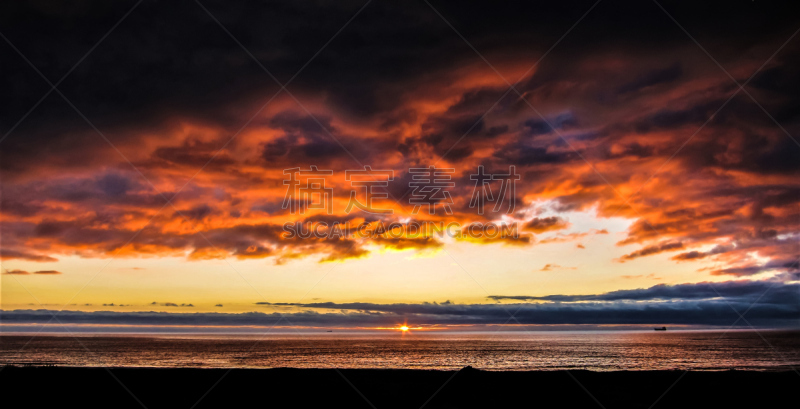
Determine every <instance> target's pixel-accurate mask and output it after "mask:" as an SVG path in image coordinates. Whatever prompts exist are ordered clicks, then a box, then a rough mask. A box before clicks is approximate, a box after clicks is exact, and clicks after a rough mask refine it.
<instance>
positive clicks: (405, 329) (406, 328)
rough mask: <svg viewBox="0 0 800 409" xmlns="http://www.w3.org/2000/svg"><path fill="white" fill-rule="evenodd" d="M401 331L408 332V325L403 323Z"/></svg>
mask: <svg viewBox="0 0 800 409" xmlns="http://www.w3.org/2000/svg"><path fill="white" fill-rule="evenodd" d="M400 331H403V332H406V331H408V327H407V326H405V325H403V326H402V327H400Z"/></svg>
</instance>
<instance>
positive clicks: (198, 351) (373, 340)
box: [0, 330, 800, 371]
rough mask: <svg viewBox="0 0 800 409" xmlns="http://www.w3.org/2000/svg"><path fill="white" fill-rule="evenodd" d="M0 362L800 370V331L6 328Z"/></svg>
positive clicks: (269, 366) (245, 365)
mask: <svg viewBox="0 0 800 409" xmlns="http://www.w3.org/2000/svg"><path fill="white" fill-rule="evenodd" d="M0 363H2V364H22V365H57V366H82V367H85V366H106V367H174V368H277V367H292V368H387V369H388V368H404V369H448V370H449V369H459V368H462V367H465V366H472V367H473V368H476V369H484V370H494V371H528V370H564V369H587V370H594V371H619V370H669V369H677V370H727V369H737V370H758V371H778V370H791V369H794V368H796V367H800V331H777V330H760V331H758V332H755V331H744V330H736V331H727V332H724V331H667V332H656V331H649V332H644V331H613V332H612V331H585V332H525V333H522V332H472V333H468V332H463V333H452V332H448V333H442V332H437V333H433V332H424V331H413V330H412V331H409V332H408V333H395V332H391V333H386V332H384V333H342V332H332V333H328V332H322V333H294V334H268V335H266V336H262V335H220V334H214V335H198V334H190V335H187V334H138V335H131V334H120V335H113V334H78V335H76V336H72V335H57V336H53V335H52V334H47V335H45V334H38V335H35V336H34V334H4V335H2V336H0Z"/></svg>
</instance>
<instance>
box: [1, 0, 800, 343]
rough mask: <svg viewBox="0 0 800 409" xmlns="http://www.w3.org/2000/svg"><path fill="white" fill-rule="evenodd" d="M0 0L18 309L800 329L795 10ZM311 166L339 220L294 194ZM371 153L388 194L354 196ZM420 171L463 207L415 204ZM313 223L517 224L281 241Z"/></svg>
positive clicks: (73, 313)
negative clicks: (512, 228)
mask: <svg viewBox="0 0 800 409" xmlns="http://www.w3.org/2000/svg"><path fill="white" fill-rule="evenodd" d="M9 3H10V4H3V5H2V6H0V10H1V11H0V33H1V34H2V40H3V41H0V61H2V72H3V76H4V78H5V81H4V82H3V83H2V84H0V87H2V88H0V93H2V95H3V98H0V107H1V108H0V177H1V178H2V179H1V180H0V183H1V185H0V186H1V187H2V199H1V201H0V204H1V205H2V207H1V208H0V211H1V213H0V228H1V229H2V231H1V232H0V233H1V234H2V235H1V236H0V240H1V241H0V256H2V271H3V273H2V275H0V279H1V281H0V282H1V283H2V293H1V295H0V296H1V297H2V299H1V302H2V305H1V307H2V310H3V314H2V317H3V324H2V325H5V326H11V327H13V328H15V329H18V328H22V327H24V326H25V325H28V324H35V323H44V322H49V323H50V324H51V325H52V324H56V323H57V322H62V320H63V322H64V323H80V324H119V325H134V324H135V325H140V324H141V325H212V326H238V325H243V326H248V325H256V326H270V325H275V324H276V322H277V325H278V326H299V327H323V326H326V327H327V326H330V327H358V328H378V327H381V328H382V327H394V326H397V325H399V324H402V323H404V322H405V323H408V324H409V325H410V326H412V327H413V326H421V327H424V328H431V327H434V328H450V327H452V328H484V327H486V326H496V325H506V324H508V325H522V326H530V327H535V326H546V325H562V324H563V325H587V326H591V325H629V324H634V325H661V324H663V325H670V324H673V325H700V326H703V325H706V326H722V327H727V326H730V325H732V324H736V325H738V326H749V325H751V324H752V325H756V326H797V325H798V324H800V321H798V317H800V264H798V262H799V260H800V178H798V176H799V175H800V143H799V142H798V140H800V100H798V95H800V77H798V75H797V73H798V72H800V38H798V37H800V35H797V34H798V30H799V29H800V24H799V23H798V20H797V17H796V12H790V11H789V10H781V9H778V8H777V7H778V6H774V5H772V4H770V3H769V2H763V1H755V2H751V1H738V2H708V3H705V2H704V3H703V4H702V5H697V4H693V5H691V7H689V5H687V4H682V3H679V2H672V1H660V2H653V1H641V2H620V1H611V0H608V1H588V2H585V3H583V4H581V5H579V6H576V5H575V4H572V5H569V6H560V5H558V4H557V3H558V2H543V3H541V4H523V3H522V2H514V3H512V4H507V5H503V6H498V5H491V6H487V5H485V4H484V5H474V6H472V5H467V4H461V3H445V2H439V1H431V2H430V3H427V2H425V1H419V2H416V1H414V2H387V1H377V0H375V1H371V2H367V1H366V0H365V1H353V2H351V1H345V2H331V3H321V4H319V5H317V7H315V8H308V7H304V6H300V5H297V4H295V3H294V2H289V1H287V2H279V3H277V4H274V5H273V6H272V7H269V8H257V7H252V8H250V7H248V6H239V5H234V4H230V3H226V2H212V1H201V2H195V1H186V2H153V1H144V2H135V1H126V2H94V1H85V2H84V1H82V2H77V3H72V2H70V3H63V4H61V5H54V4H46V3H42V4H39V3H38V2H36V1H34V2H26V4H23V3H21V2H9ZM95 3H97V4H95ZM90 5H91V6H93V7H91V8H90V7H89V6H90ZM98 6H101V7H98ZM781 7H783V6H781ZM31 33H34V34H33V35H32V34H31ZM54 85H55V87H54ZM311 166H316V167H317V168H318V169H320V170H330V171H332V172H331V173H332V175H330V176H327V177H325V188H330V189H333V190H332V192H333V196H332V210H331V212H330V214H327V212H326V211H324V210H320V209H306V210H305V212H303V213H304V214H299V213H300V212H295V214H292V212H291V211H290V209H288V208H286V206H283V203H284V199H285V198H286V194H287V186H288V185H287V184H285V183H284V182H285V181H287V178H288V176H287V175H286V174H284V170H286V169H291V168H301V169H303V170H308V169H311ZM365 166H369V167H371V168H372V169H373V170H390V171H393V172H394V173H393V174H394V178H393V180H392V181H389V182H388V187H387V188H385V189H380V188H379V189H377V191H380V192H381V193H383V194H384V195H385V198H384V199H376V201H375V202H374V204H375V207H379V208H383V209H391V210H392V213H383V214H376V213H367V212H364V211H362V210H359V209H357V208H356V209H352V210H351V211H350V212H346V211H345V209H346V207H347V205H348V202H349V200H350V192H351V190H352V191H356V192H357V198H358V200H360V201H362V202H363V201H364V197H363V196H359V195H361V194H363V193H364V192H363V189H362V190H359V189H361V188H357V187H353V185H351V180H347V178H346V171H348V170H359V169H361V170H363V169H364V167H365ZM430 166H435V167H437V168H443V169H450V168H451V169H454V172H453V173H452V180H451V181H452V182H453V185H454V186H453V187H450V188H448V189H447V191H448V192H449V194H450V195H451V198H452V205H451V206H450V207H451V210H452V212H451V213H452V214H446V212H445V211H444V209H443V207H444V206H443V205H442V203H438V204H437V206H435V207H436V209H435V210H436V211H435V214H429V213H428V212H427V211H421V212H418V213H416V214H413V213H414V212H413V207H414V204H413V201H410V200H411V198H413V197H414V188H413V185H409V183H410V182H413V181H414V179H412V175H411V173H410V169H412V168H426V167H430ZM479 166H483V167H484V169H485V170H486V172H487V173H493V174H500V173H504V172H505V173H508V172H509V169H511V167H512V166H513V167H514V169H515V170H516V173H517V174H519V176H520V179H519V180H518V181H516V184H515V199H514V201H513V211H511V212H507V211H506V210H507V209H508V206H509V205H510V204H511V200H510V199H508V200H506V203H504V206H503V207H502V209H501V211H497V212H495V211H493V208H492V206H493V204H494V203H492V204H491V205H487V207H486V211H485V212H484V214H483V215H481V214H479V213H478V211H477V209H475V208H474V207H470V199H471V197H472V195H473V190H474V186H475V181H474V180H472V179H471V178H470V176H471V175H473V174H475V173H477V172H478V169H479ZM491 186H492V187H493V189H495V190H494V192H495V193H496V192H497V189H499V187H500V184H499V183H497V182H493V183H492V184H491ZM495 196H497V195H495ZM509 197H510V196H509ZM495 199H497V197H495ZM304 221H306V222H320V221H324V222H327V223H329V224H331V223H333V222H334V221H338V222H340V223H350V224H351V225H358V224H361V223H366V224H367V225H371V226H375V225H377V224H380V223H385V224H388V223H392V222H396V223H400V224H403V225H405V224H407V223H409V222H413V221H432V222H442V223H445V224H447V223H457V224H458V225H460V226H469V225H471V224H473V223H498V224H506V225H516V226H517V227H518V233H519V237H516V238H500V237H495V238H489V237H483V238H469V239H465V238H457V237H449V236H447V235H444V236H439V235H422V236H419V235H418V236H414V237H406V236H402V237H388V236H386V235H383V236H380V235H373V236H371V237H368V238H352V237H345V238H341V237H334V238H321V239H320V238H314V239H301V238H294V239H291V238H287V237H285V236H284V223H286V222H304ZM60 310H64V311H62V312H60V313H58V315H57V316H58V317H59V318H60V320H59V319H52V315H53V314H55V312H56V311H60ZM745 311H747V315H746V318H742V317H740V316H739V314H744V313H745ZM214 313H216V314H214ZM253 313H256V314H253ZM512 316H513V317H512ZM737 320H738V321H737Z"/></svg>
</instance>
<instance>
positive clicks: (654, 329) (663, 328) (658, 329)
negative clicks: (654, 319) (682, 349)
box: [653, 327, 667, 331]
mask: <svg viewBox="0 0 800 409" xmlns="http://www.w3.org/2000/svg"><path fill="white" fill-rule="evenodd" d="M666 330H667V327H661V328H653V331H666Z"/></svg>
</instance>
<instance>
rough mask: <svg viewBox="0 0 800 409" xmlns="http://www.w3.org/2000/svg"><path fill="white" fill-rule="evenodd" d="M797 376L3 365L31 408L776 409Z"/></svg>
mask: <svg viewBox="0 0 800 409" xmlns="http://www.w3.org/2000/svg"><path fill="white" fill-rule="evenodd" d="M798 382H800V376H799V375H798V373H796V372H793V371H786V372H755V371H719V372H711V371H701V372H684V371H641V372H637V371H627V372H624V371H620V372H591V371H584V370H575V371H531V372H492V371H480V370H475V369H472V368H465V369H462V370H460V371H457V372H456V371H431V370H403V369H386V370H380V369H376V370H368V369H341V370H337V369H289V368H279V369H232V370H228V369H190V368H110V369H106V368H74V367H18V366H6V367H4V368H2V370H0V383H2V385H3V390H4V391H5V393H4V394H5V395H6V397H10V396H11V395H13V396H15V400H18V401H20V402H21V403H25V404H26V405H27V406H30V407H45V405H58V406H63V405H65V404H70V403H75V404H78V405H79V406H80V407H83V408H94V407H98V408H99V407H103V408H109V407H114V408H126V407H131V408H133V407H139V408H141V407H146V408H162V407H163V408H176V407H186V408H188V407H193V405H195V404H197V405H196V406H194V407H196V408H203V407H208V408H211V407H231V408H235V407H249V406H259V407H315V408H316V407H343V408H344V407H347V408H361V407H364V408H369V407H376V408H401V407H402V408H409V407H410V408H419V407H421V406H423V405H425V406H424V407H426V408H461V407H464V408H468V407H510V406H519V405H522V406H520V407H523V406H524V407H538V406H540V405H544V407H553V406H552V405H559V406H561V407H569V408H572V407H605V408H611V407H615V408H618V407H623V408H649V407H651V406H652V407H654V408H673V407H675V408H677V407H680V408H686V407H700V406H705V407H722V406H728V407H770V405H776V406H777V405H782V406H785V405H787V404H788V403H789V402H792V401H795V400H796V395H795V393H794V391H795V390H796V387H797V385H798ZM122 385H124V386H122ZM126 389H127V390H126ZM437 391H438V392H437ZM137 400H138V401H137ZM654 404H655V406H653V405H654ZM751 405H757V406H751ZM765 405H767V406H765Z"/></svg>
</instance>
